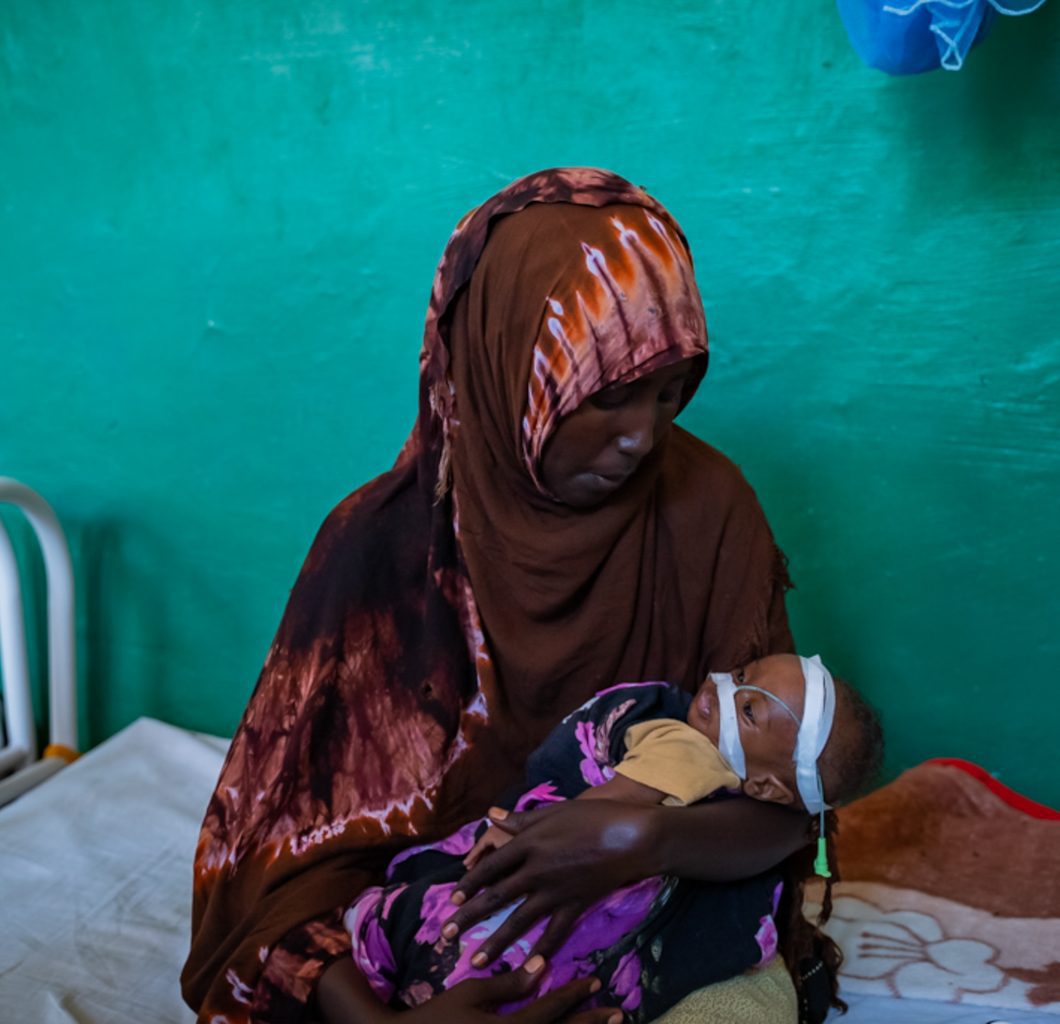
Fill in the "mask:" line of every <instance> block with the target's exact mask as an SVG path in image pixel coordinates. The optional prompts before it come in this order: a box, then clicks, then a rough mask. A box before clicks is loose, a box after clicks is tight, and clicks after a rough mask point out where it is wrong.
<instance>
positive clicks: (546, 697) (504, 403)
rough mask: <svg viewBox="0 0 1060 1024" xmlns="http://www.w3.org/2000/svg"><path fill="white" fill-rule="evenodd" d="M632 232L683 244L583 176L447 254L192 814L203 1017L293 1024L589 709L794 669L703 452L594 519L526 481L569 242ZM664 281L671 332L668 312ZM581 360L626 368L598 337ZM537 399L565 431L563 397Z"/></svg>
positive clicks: (655, 459)
mask: <svg viewBox="0 0 1060 1024" xmlns="http://www.w3.org/2000/svg"><path fill="white" fill-rule="evenodd" d="M629 209H634V210H644V211H646V212H648V213H650V214H652V215H653V216H656V217H658V218H659V220H660V222H661V223H664V224H665V225H666V226H667V229H668V231H669V232H670V233H671V234H672V236H673V238H675V239H677V240H678V242H680V245H681V246H682V247H683V246H684V241H683V237H682V236H681V234H680V229H679V228H677V226H676V225H675V224H674V222H673V221H672V219H671V218H670V217H669V215H668V214H667V213H666V211H665V210H663V209H662V207H660V206H659V205H658V204H657V203H656V202H655V201H654V200H653V199H651V198H650V197H649V196H647V195H646V194H645V193H644V192H642V191H641V190H640V189H637V188H635V187H634V186H633V185H631V184H629V183H628V182H626V181H624V180H623V179H621V178H618V177H617V176H615V175H611V174H608V173H607V172H604V171H598V170H593V169H581V168H575V169H561V170H556V171H546V172H541V173H539V174H536V175H531V176H530V177H528V178H525V179H521V180H520V181H518V182H515V183H514V184H513V185H511V186H509V187H508V188H507V189H505V190H504V191H502V192H501V193H499V194H498V195H497V196H495V197H493V198H492V199H491V200H489V201H488V202H486V203H484V204H483V205H482V206H480V207H478V208H477V209H476V210H474V211H473V212H472V213H471V214H469V215H468V216H467V217H465V218H464V220H462V221H461V223H460V224H459V225H458V227H457V229H456V231H455V232H454V233H453V235H452V237H451V239H450V241H449V244H448V245H447V246H446V250H445V253H444V255H443V257H442V261H441V264H440V266H439V270H438V274H437V277H436V279H435V283H434V289H433V292H432V297H431V304H430V308H429V310H428V316H427V323H426V327H425V332H424V345H423V352H422V355H421V362H420V365H421V376H420V403H419V418H418V420H417V423H416V426H415V427H414V429H413V431H412V434H411V436H410V437H409V439H408V441H407V442H406V444H405V446H404V448H403V449H402V451H401V453H400V455H399V456H398V459H397V462H396V463H395V465H394V468H393V469H392V470H391V471H390V472H388V473H385V474H384V475H382V476H381V477H378V478H377V479H375V480H373V481H371V482H370V483H368V484H366V485H365V486H363V487H361V488H360V489H359V490H357V491H356V492H354V493H353V494H352V495H350V496H349V497H348V498H347V499H345V500H344V501H343V502H341V503H340V504H339V505H338V507H337V508H335V509H334V511H333V512H332V513H331V514H330V515H329V516H328V518H327V520H326V521H325V523H324V524H323V526H322V527H321V529H320V532H319V533H318V535H317V537H316V539H315V541H314V543H313V545H312V548H311V550H310V552H309V555H308V557H307V559H306V562H305V564H304V566H303V568H302V571H301V573H300V574H299V577H298V579H297V581H296V583H295V585H294V588H293V590H292V592H291V596H290V600H289V603H288V605H287V608H286V611H285V612H284V616H283V619H282V621H281V623H280V627H279V630H278V632H277V634H276V637H275V639H274V641H273V644H272V646H271V648H270V650H269V653H268V656H267V658H266V662H265V666H264V669H263V670H262V673H261V676H260V678H259V680H258V684H257V686H256V688H255V691H254V693H253V695H252V697H251V699H250V702H249V705H248V707H247V711H246V713H245V715H244V717H243V720H242V722H241V724H240V726H239V729H238V730H237V732H236V735H235V737H234V739H233V742H232V746H231V749H230V752H229V755H228V758H227V760H226V762H225V765H224V767H223V769H222V772H221V777H220V779H219V781H218V785H217V788H216V790H215V792H214V794H213V797H212V799H211V801H210V804H209V806H208V808H207V811H206V815H205V820H204V822H203V828H202V832H201V836H200V840H199V845H198V850H197V855H196V864H195V872H194V905H193V922H192V944H191V952H190V955H189V958H188V962H187V964H186V966H185V970H184V974H183V976H182V984H183V990H184V994H185V998H186V999H187V1001H188V1002H189V1004H190V1005H191V1006H192V1007H193V1008H194V1009H196V1011H197V1012H198V1014H199V1019H200V1020H201V1021H210V1022H215V1024H226V1022H227V1024H245V1022H248V1021H251V1020H257V1021H266V1022H270V1024H278V1022H281V1021H298V1020H301V1019H303V1016H304V1013H305V1005H306V1002H307V1000H308V999H309V997H310V995H311V993H312V991H313V988H314V986H315V985H316V982H317V980H318V979H319V976H320V973H321V972H322V970H323V969H324V967H325V966H326V965H327V964H328V963H329V962H330V961H332V960H334V959H335V958H336V957H339V956H342V955H347V954H348V952H349V939H348V936H347V935H346V933H345V930H344V928H343V927H342V923H341V918H342V914H343V913H344V911H345V910H346V909H347V908H348V906H349V905H350V903H351V902H352V901H353V899H354V898H355V897H356V895H357V894H358V893H359V892H361V891H362V890H364V889H365V888H366V887H367V886H369V885H372V884H376V883H378V882H379V881H380V879H381V874H382V870H383V868H384V867H385V865H386V864H387V863H388V862H389V860H390V859H391V858H392V857H393V856H394V855H395V854H396V853H398V852H400V850H401V849H403V848H404V847H407V846H409V845H412V844H413V843H415V842H423V841H426V840H429V839H435V838H437V837H439V836H442V835H446V834H448V833H449V832H452V831H453V830H454V829H456V828H457V827H458V826H459V825H460V823H462V822H465V821H468V820H470V819H472V818H474V817H476V816H477V815H479V814H481V813H483V811H484V810H485V808H486V807H487V806H488V805H489V803H490V801H492V800H493V799H495V798H496V797H497V796H498V794H499V793H500V792H501V791H502V790H503V789H504V787H505V786H506V785H508V784H509V783H511V782H513V781H514V780H515V779H517V778H518V777H519V774H520V773H521V770H522V768H523V765H524V761H525V758H526V755H527V754H528V752H529V751H530V750H531V749H533V747H534V746H535V745H536V744H537V743H538V742H540V740H541V739H542V738H543V737H544V736H545V735H546V733H547V732H548V730H549V729H550V728H552V726H554V725H555V724H556V723H557V722H558V721H559V720H560V719H561V718H562V717H563V715H565V714H566V713H568V712H569V711H571V710H572V709H573V708H575V707H577V706H578V705H579V704H580V703H581V702H582V701H584V700H585V699H586V697H588V696H589V695H590V694H591V693H592V692H594V691H595V690H597V689H599V688H600V687H601V686H602V685H605V684H606V683H609V682H612V681H614V680H615V679H620V678H626V679H636V678H640V679H645V678H666V679H672V680H675V681H677V682H680V683H681V684H682V685H684V686H685V687H691V686H693V685H695V684H696V683H698V681H699V680H700V679H701V678H702V676H703V674H704V673H705V671H706V670H707V668H709V667H724V668H728V667H730V666H731V665H732V664H736V663H738V662H741V661H743V660H747V659H748V658H750V657H753V656H757V655H759V654H762V653H766V652H767V651H770V650H779V649H790V635H789V633H788V631H787V623H786V618H785V614H784V606H783V592H784V588H785V585H786V576H785V573H784V568H783V561H782V558H781V556H780V555H779V553H778V552H777V550H776V547H775V545H774V543H773V538H772V535H771V534H770V531H769V528H768V525H767V524H766V521H765V518H764V516H763V514H762V512H761V509H760V508H759V506H758V504H757V501H756V500H755V497H754V494H753V492H752V491H751V489H750V488H749V487H748V486H747V484H746V483H745V482H744V480H743V479H742V477H741V476H740V474H739V472H738V471H737V470H736V469H735V467H733V466H732V464H731V463H729V462H728V461H727V460H726V459H725V458H724V457H723V456H722V455H720V453H718V452H716V451H714V450H713V449H711V448H709V447H708V446H706V445H704V444H702V443H701V442H699V441H697V440H696V439H694V438H692V437H691V436H689V435H687V434H685V433H684V432H682V431H680V430H679V429H675V430H674V431H673V432H672V434H671V436H670V439H669V441H668V443H667V444H666V445H665V446H664V447H663V446H661V447H660V450H659V451H658V452H656V453H653V455H652V456H651V457H649V458H648V459H646V460H645V466H644V471H643V472H639V471H638V473H637V474H635V479H632V480H631V481H630V482H629V484H627V485H626V486H625V487H623V488H622V492H621V493H620V494H618V495H616V496H615V498H614V499H613V500H610V501H608V502H607V503H606V504H605V505H604V506H603V507H601V508H599V509H595V510H593V511H592V512H591V514H584V513H579V514H578V515H574V514H573V512H572V511H571V510H567V509H565V508H564V507H563V506H559V505H557V504H556V503H555V502H553V501H552V500H551V499H550V498H548V496H547V495H543V494H542V493H541V491H540V488H539V487H537V485H536V484H535V482H534V480H533V479H532V477H531V475H530V473H529V472H528V470H527V466H526V462H525V458H524V449H523V442H522V436H523V432H522V421H523V417H524V414H525V412H526V404H527V398H526V396H527V394H528V387H529V375H530V361H531V353H532V349H533V345H534V342H535V340H536V338H537V337H538V334H539V330H540V327H541V323H542V319H541V318H542V315H543V311H544V310H545V308H546V305H547V302H546V300H547V298H548V296H550V295H552V294H554V293H556V294H559V292H557V287H559V286H560V285H561V284H562V279H563V278H564V277H565V275H566V274H567V273H568V270H569V268H570V267H571V266H572V264H573V263H574V262H577V261H578V260H582V259H583V253H582V252H581V250H580V248H577V247H576V246H575V247H573V248H572V240H574V241H576V242H578V244H580V241H581V240H588V241H590V243H592V240H593V239H595V238H596V237H597V236H602V235H603V233H604V232H606V231H609V230H611V228H610V227H609V224H610V217H611V216H612V215H614V214H615V213H616V212H618V211H623V214H622V215H623V216H628V214H627V213H626V212H625V211H627V210H629ZM543 211H545V212H543ZM587 211H588V212H589V214H590V216H589V219H588V220H586V217H585V214H586V212H587ZM552 215H558V220H559V221H560V222H562V224H565V225H567V228H564V230H562V231H555V230H553V229H554V228H555V226H556V223H555V222H556V217H555V216H552ZM550 217H552V219H551V220H550ZM546 222H547V223H546ZM568 228H569V230H568ZM576 236H577V237H576ZM597 247H598V248H599V247H600V246H597ZM689 266H691V264H690V261H689ZM667 280H668V281H670V282H671V283H670V284H668V285H667V295H668V296H669V298H668V300H667V306H666V308H667V309H668V310H669V309H674V308H677V307H678V306H680V304H681V303H680V301H679V300H678V298H677V297H676V292H674V294H673V295H671V291H672V290H673V289H676V288H678V286H679V281H678V277H676V276H674V275H671V277H670V278H668V279H667ZM564 294H565V293H564ZM640 294H644V295H647V294H649V292H648V290H646V289H645V290H643V291H642V292H641V293H640ZM484 323H485V324H488V325H490V330H486V331H484V332H480V331H479V327H480V326H481V325H482V324H484ZM521 325H526V330H525V332H524V331H523V330H522V326H521ZM494 327H496V330H494V329H493V328H494ZM515 328H519V329H515ZM669 329H670V328H669V327H668V328H667V330H669ZM698 337H699V342H698V344H699V345H700V349H702V346H703V345H704V344H705V337H704V336H703V335H702V334H700V335H699V336H698ZM642 342H644V339H638V343H642ZM594 344H596V345H597V346H598V348H599V350H600V351H601V352H605V351H606V352H611V351H612V350H615V349H617V348H621V342H620V341H619V340H617V335H615V334H614V333H613V332H611V333H608V334H607V335H606V337H603V336H602V337H600V338H599V339H594ZM625 344H626V347H627V349H628V346H629V341H628V340H627V342H626V343H625ZM683 346H684V342H680V341H672V340H670V337H669V335H667V334H666V333H665V332H657V333H656V334H655V335H652V336H651V340H650V345H647V347H645V346H644V345H643V344H642V347H641V355H642V356H643V357H644V358H645V359H647V360H655V361H660V360H661V361H663V362H665V361H667V360H676V359H678V358H681V355H679V354H678V353H683V352H684V351H685V349H684V347H683ZM639 358H641V356H636V357H633V356H630V357H629V358H628V359H627V360H626V361H627V362H631V361H632V362H635V361H636V359H639ZM703 358H704V360H705V356H704V357H703ZM608 359H609V364H608V365H614V366H616V367H618V366H622V365H625V363H624V362H623V357H622V356H621V355H620V354H618V355H616V356H615V358H614V359H611V357H610V356H609V357H608ZM351 372H355V371H354V368H353V367H351ZM636 372H645V369H644V364H643V363H642V364H641V365H640V366H639V367H638V370H637V371H636ZM556 379H557V382H558V384H557V386H558V390H557V398H556V400H557V403H558V404H557V408H561V407H567V406H565V405H564V403H565V402H571V401H573V399H568V398H567V396H566V392H567V389H568V387H569V386H571V385H570V384H569V382H572V381H575V380H581V379H582V378H581V376H580V375H559V376H557V378H556ZM575 404H576V403H575ZM553 415H555V414H553ZM538 429H539V430H544V428H543V427H539V428H538ZM546 435H547V431H545V434H543V435H542V437H541V439H540V440H541V443H544V441H545V440H547V436H546ZM439 495H440V496H439Z"/></svg>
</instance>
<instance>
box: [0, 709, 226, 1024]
mask: <svg viewBox="0 0 1060 1024" xmlns="http://www.w3.org/2000/svg"><path fill="white" fill-rule="evenodd" d="M226 746H227V743H226V741H225V740H221V739H217V738H214V737H205V736H198V735H195V734H193V733H189V732H186V731H184V730H182V729H177V728H174V727H173V726H170V725H164V724H163V723H161V722H157V721H154V720H153V719H149V718H142V719H140V720H139V721H137V722H135V723H133V724H132V725H131V726H129V727H128V728H127V729H124V730H123V731H122V732H120V733H119V734H118V735H117V736H114V737H112V738H111V739H110V740H108V741H107V742H106V743H103V744H102V745H100V746H99V747H97V748H96V749H95V750H93V751H91V752H90V753H88V754H86V755H85V756H84V757H82V758H81V759H80V760H79V761H76V762H75V763H74V764H72V765H71V766H70V767H69V768H65V769H63V771H61V772H60V773H59V774H58V775H56V776H55V777H54V778H52V779H50V780H49V781H48V782H46V783H45V784H44V785H42V786H40V787H39V788H37V789H35V790H33V791H31V792H30V793H27V794H26V795H25V796H23V797H21V798H20V799H19V800H16V801H15V802H14V803H13V804H10V805H9V806H8V807H5V808H3V809H2V810H0V1022H3V1024H16V1022H17V1024H185V1022H190V1021H194V1019H195V1018H194V1014H192V1013H191V1011H190V1010H188V1009H187V1007H185V1006H184V1004H183V1002H182V1001H181V998H180V987H179V983H178V976H179V973H180V969H181V966H182V965H183V963H184V958H185V957H186V956H187V952H188V936H189V930H188V928H189V920H190V914H191V867H192V857H193V855H194V850H195V843H196V839H197V838H198V831H199V825H200V824H201V822H202V816H203V812H204V811H205V809H206V801H207V800H208V799H209V796H210V793H211V791H212V789H213V786H214V783H215V782H216V780H217V774H218V772H219V771H220V767H221V761H222V759H223V758H224V751H225V749H226Z"/></svg>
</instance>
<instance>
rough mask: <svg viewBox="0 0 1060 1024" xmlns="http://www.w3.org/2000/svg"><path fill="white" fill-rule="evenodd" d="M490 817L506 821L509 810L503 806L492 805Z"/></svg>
mask: <svg viewBox="0 0 1060 1024" xmlns="http://www.w3.org/2000/svg"><path fill="white" fill-rule="evenodd" d="M490 817H491V818H493V819H495V820H496V821H504V819H505V818H507V817H508V812H507V811H506V810H505V809H504V808H503V807H491V808H490Z"/></svg>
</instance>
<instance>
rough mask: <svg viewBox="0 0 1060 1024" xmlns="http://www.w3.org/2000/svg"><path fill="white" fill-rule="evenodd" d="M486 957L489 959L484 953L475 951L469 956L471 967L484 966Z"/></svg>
mask: <svg viewBox="0 0 1060 1024" xmlns="http://www.w3.org/2000/svg"><path fill="white" fill-rule="evenodd" d="M488 959H489V957H488V956H486V954H485V953H476V954H475V955H474V956H473V957H472V958H471V966H472V967H485V966H486V961H487V960H488Z"/></svg>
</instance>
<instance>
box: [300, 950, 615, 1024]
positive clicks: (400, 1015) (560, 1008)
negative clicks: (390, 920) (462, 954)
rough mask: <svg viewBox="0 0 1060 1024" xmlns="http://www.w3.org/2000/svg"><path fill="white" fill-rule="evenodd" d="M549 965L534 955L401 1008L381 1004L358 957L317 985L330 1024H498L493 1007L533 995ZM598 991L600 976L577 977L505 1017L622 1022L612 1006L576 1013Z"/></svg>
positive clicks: (559, 1023)
mask: <svg viewBox="0 0 1060 1024" xmlns="http://www.w3.org/2000/svg"><path fill="white" fill-rule="evenodd" d="M544 966H545V960H544V958H543V957H540V956H535V957H531V958H530V959H529V960H527V962H526V963H525V964H524V965H523V966H522V967H521V968H520V969H519V970H517V971H506V972H505V973H504V974H497V975H494V976H493V977H491V978H472V979H469V980H468V981H462V982H460V983H459V984H458V985H454V986H453V987H452V988H451V989H449V990H448V991H447V992H443V993H442V994H441V995H438V996H435V997H434V998H433V999H431V1000H428V1001H427V1002H426V1003H422V1004H421V1005H420V1006H417V1007H415V1008H413V1009H411V1010H402V1011H400V1012H398V1011H395V1010H392V1009H390V1008H389V1007H386V1006H384V1005H383V1004H382V1003H380V1002H379V1001H378V1000H377V999H376V998H375V996H374V995H373V994H372V992H371V989H369V988H368V984H367V982H366V981H365V980H364V977H363V975H362V974H361V973H360V971H358V970H357V967H356V966H355V965H354V963H353V961H352V960H350V959H345V960H341V961H338V962H336V963H335V964H332V965H331V967H329V968H328V969H327V970H326V971H325V972H324V975H323V977H322V978H321V980H320V985H319V986H318V988H317V1006H318V1008H319V1009H320V1010H321V1012H322V1013H323V1016H324V1020H325V1021H327V1024H384V1022H390V1021H393V1020H395V1019H399V1020H400V1021H401V1022H402V1024H438V1021H445V1024H496V1022H499V1021H500V1020H501V1019H502V1018H501V1017H499V1016H498V1015H497V1014H496V1013H494V1012H493V1010H494V1009H495V1008H496V1007H497V1006H500V1005H502V1004H503V1003H512V1002H515V1001H517V1000H519V999H525V998H526V997H527V996H529V995H530V994H531V993H532V992H533V990H534V986H535V985H537V983H538V982H539V981H540V979H541V976H542V974H541V972H542V968H544ZM599 991H600V981H599V979H597V978H578V979H577V980H575V981H572V982H569V983H568V984H566V985H564V986H563V987H562V988H558V989H556V990H555V991H554V992H549V993H547V994H546V995H543V996H542V997H541V998H540V999H537V1000H535V1001H534V1002H533V1003H531V1004H530V1005H529V1006H524V1007H523V1008H522V1009H521V1010H518V1011H516V1012H515V1013H510V1014H507V1015H506V1016H505V1017H504V1018H503V1020H505V1021H506V1022H508V1024H621V1021H622V1011H621V1010H616V1009H615V1008H614V1007H613V1006H612V1007H606V1006H605V1007H600V1008H598V1009H594V1010H583V1011H581V1012H580V1013H573V1012H572V1011H573V1009H574V1007H576V1006H577V1005H578V1004H579V1003H582V1002H584V1001H585V1000H586V999H588V998H589V997H590V996H591V995H593V994H594V993H596V992H599Z"/></svg>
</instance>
